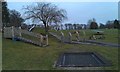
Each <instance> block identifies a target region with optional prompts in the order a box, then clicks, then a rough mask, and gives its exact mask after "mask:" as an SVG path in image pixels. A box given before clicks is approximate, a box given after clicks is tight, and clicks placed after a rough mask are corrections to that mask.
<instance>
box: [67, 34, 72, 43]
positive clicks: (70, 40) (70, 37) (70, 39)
mask: <svg viewBox="0 0 120 72" xmlns="http://www.w3.org/2000/svg"><path fill="white" fill-rule="evenodd" d="M68 35H69V42H70V43H71V42H72V34H71V32H69V34H68Z"/></svg>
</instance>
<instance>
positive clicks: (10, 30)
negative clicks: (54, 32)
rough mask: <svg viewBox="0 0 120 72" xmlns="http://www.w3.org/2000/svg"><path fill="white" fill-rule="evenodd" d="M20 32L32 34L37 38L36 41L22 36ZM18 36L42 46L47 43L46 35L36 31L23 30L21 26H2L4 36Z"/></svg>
mask: <svg viewBox="0 0 120 72" xmlns="http://www.w3.org/2000/svg"><path fill="white" fill-rule="evenodd" d="M22 34H26V35H29V36H32V37H34V38H37V39H38V40H37V41H33V40H30V39H26V38H24V36H22ZM15 37H18V38H20V39H22V40H24V41H25V40H27V41H30V42H31V41H32V43H34V44H36V45H39V46H44V45H48V35H46V36H43V35H41V34H38V33H34V32H29V31H27V30H23V29H21V27H13V26H12V27H4V38H15Z"/></svg>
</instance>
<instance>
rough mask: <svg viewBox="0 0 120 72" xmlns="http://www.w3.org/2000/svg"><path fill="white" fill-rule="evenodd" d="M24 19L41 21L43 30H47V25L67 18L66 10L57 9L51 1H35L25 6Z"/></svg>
mask: <svg viewBox="0 0 120 72" xmlns="http://www.w3.org/2000/svg"><path fill="white" fill-rule="evenodd" d="M24 9H25V13H24V14H25V16H26V19H32V20H34V21H35V20H36V21H40V22H43V24H44V27H45V31H46V32H48V30H49V26H50V25H51V24H52V23H56V24H57V23H61V22H62V21H63V20H65V19H67V16H66V11H65V10H64V9H59V8H58V7H57V6H56V5H53V4H51V3H43V2H40V3H36V4H35V5H29V6H26V7H25V8H24Z"/></svg>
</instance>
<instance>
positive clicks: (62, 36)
mask: <svg viewBox="0 0 120 72" xmlns="http://www.w3.org/2000/svg"><path fill="white" fill-rule="evenodd" d="M61 42H64V33H63V32H61Z"/></svg>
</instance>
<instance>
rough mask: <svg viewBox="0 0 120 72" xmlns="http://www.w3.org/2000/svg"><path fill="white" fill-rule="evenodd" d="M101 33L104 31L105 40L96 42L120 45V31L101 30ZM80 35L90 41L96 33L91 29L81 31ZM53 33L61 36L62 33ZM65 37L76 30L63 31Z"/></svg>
mask: <svg viewBox="0 0 120 72" xmlns="http://www.w3.org/2000/svg"><path fill="white" fill-rule="evenodd" d="M99 30H100V31H104V36H105V39H97V40H96V41H100V42H108V43H118V38H119V37H118V36H119V35H118V30H117V29H99ZM79 31H80V33H79V35H80V38H86V39H89V37H90V36H91V35H92V34H94V33H95V32H93V30H91V29H86V30H79ZM83 31H85V33H86V36H85V37H84V35H83ZM51 32H54V33H56V34H58V35H60V32H61V31H53V30H52V31H51ZM62 32H63V33H64V34H65V36H68V32H71V33H74V32H75V30H63V31H62ZM72 35H73V40H74V39H76V38H75V34H72Z"/></svg>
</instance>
